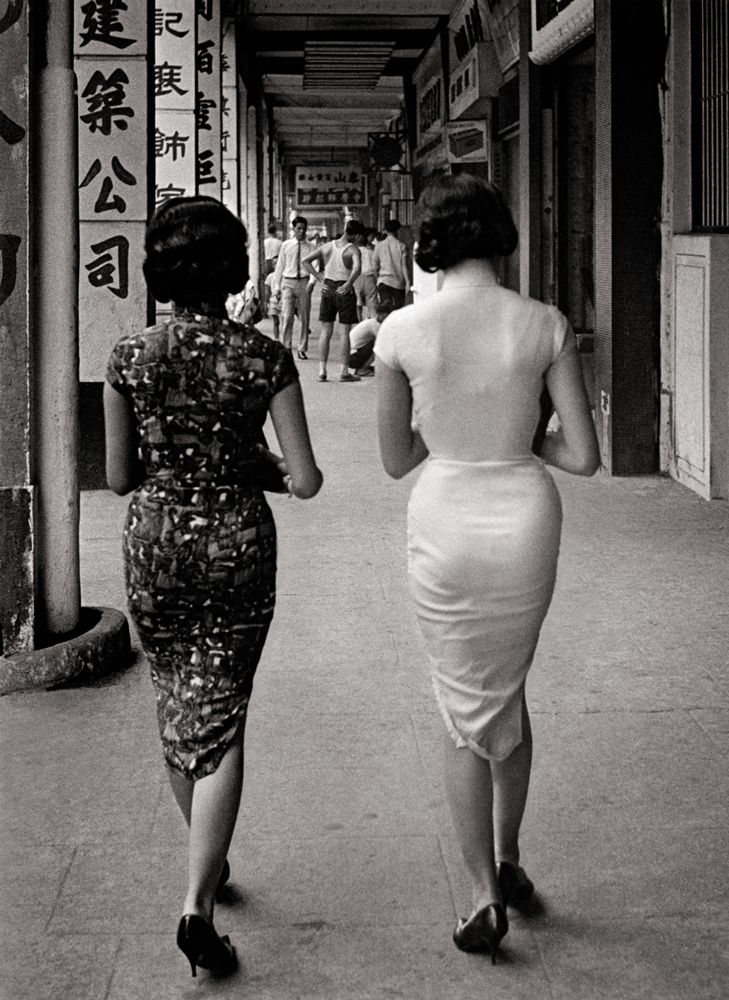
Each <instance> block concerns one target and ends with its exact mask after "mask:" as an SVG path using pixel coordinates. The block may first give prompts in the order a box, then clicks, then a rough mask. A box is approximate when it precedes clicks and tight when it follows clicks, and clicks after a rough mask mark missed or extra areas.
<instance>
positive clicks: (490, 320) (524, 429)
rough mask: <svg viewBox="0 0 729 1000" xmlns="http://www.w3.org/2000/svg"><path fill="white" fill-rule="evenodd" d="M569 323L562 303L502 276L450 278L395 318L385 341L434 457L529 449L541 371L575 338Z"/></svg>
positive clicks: (386, 327)
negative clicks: (549, 302)
mask: <svg viewBox="0 0 729 1000" xmlns="http://www.w3.org/2000/svg"><path fill="white" fill-rule="evenodd" d="M568 330H569V328H568V325H567V321H566V319H565V317H564V316H562V314H561V313H560V312H559V311H558V310H557V309H556V308H554V307H552V306H545V305H544V304H543V303H541V302H537V301H535V300H533V299H526V298H523V297H522V296H520V295H518V294H517V293H516V292H512V291H509V290H507V289H504V288H501V287H499V286H498V285H497V284H496V282H495V280H494V281H493V282H488V281H480V282H479V283H478V284H465V283H464V284H463V285H461V284H459V283H458V282H457V281H453V282H451V283H449V282H448V278H446V282H445V284H444V287H443V289H442V290H441V291H440V292H438V293H437V294H436V295H434V296H432V297H430V298H429V299H427V300H426V301H424V302H421V303H418V304H416V305H414V306H407V307H405V308H404V309H400V310H398V311H397V312H395V313H393V314H391V315H390V316H388V318H387V319H386V320H385V322H384V323H383V324H382V327H381V328H380V331H379V334H378V340H377V345H378V354H380V356H381V357H382V359H383V360H384V361H385V362H386V363H387V364H391V362H394V367H400V368H402V370H403V371H404V372H405V374H406V375H407V378H408V381H409V382H410V385H411V388H412V394H413V419H414V422H415V423H416V424H417V426H418V429H419V430H420V433H421V435H422V437H423V439H424V441H425V444H426V445H427V447H428V450H429V452H430V454H431V456H433V457H434V458H448V459H455V460H459V461H467V462H477V461H487V460H499V459H510V458H514V457H517V456H524V455H528V454H529V452H530V448H531V442H532V438H533V435H534V431H535V428H536V426H537V422H538V420H539V395H540V392H541V389H542V380H543V376H544V373H545V371H546V370H547V368H549V366H550V365H551V364H552V362H553V361H554V360H555V358H556V357H557V355H558V354H559V352H560V351H561V350H562V348H563V346H565V344H566V347H567V349H570V347H571V346H573V338H572V337H571V335H569V334H568ZM391 366H393V365H392V364H391Z"/></svg>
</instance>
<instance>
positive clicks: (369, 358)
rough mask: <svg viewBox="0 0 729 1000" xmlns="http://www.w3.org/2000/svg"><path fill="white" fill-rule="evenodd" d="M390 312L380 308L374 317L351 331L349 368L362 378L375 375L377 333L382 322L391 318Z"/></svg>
mask: <svg viewBox="0 0 729 1000" xmlns="http://www.w3.org/2000/svg"><path fill="white" fill-rule="evenodd" d="M389 314H390V310H389V309H388V308H387V307H386V306H378V307H377V311H376V313H375V315H374V316H371V317H370V318H369V319H363V320H361V321H360V322H359V323H357V325H356V326H353V327H352V329H351V330H350V331H349V346H350V349H351V354H350V355H349V367H350V368H353V369H354V374H355V375H359V377H360V378H368V377H370V376H372V375H374V374H375V370H374V367H373V365H374V360H375V355H374V349H375V341H376V340H377V332H378V330H379V329H380V326H381V324H382V321H383V320H384V319H385V318H386V317H387V316H389Z"/></svg>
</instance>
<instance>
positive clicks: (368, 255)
mask: <svg viewBox="0 0 729 1000" xmlns="http://www.w3.org/2000/svg"><path fill="white" fill-rule="evenodd" d="M370 232H373V233H374V230H367V232H365V233H362V234H361V235H360V236H359V237H358V239H357V245H358V246H359V252H360V255H361V258H362V270H361V271H360V274H359V277H358V278H357V280H356V281H355V283H354V290H355V293H356V295H357V316H358V318H359V319H360V320H363V319H371V318H372V317H373V316H374V315H375V311H376V309H377V282H376V279H375V251H374V248H373V247H372V245H371V244H370V242H369V239H368V235H369V233H370Z"/></svg>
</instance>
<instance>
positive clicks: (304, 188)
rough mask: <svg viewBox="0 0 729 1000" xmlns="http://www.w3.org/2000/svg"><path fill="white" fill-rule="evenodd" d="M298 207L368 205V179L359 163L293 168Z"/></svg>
mask: <svg viewBox="0 0 729 1000" xmlns="http://www.w3.org/2000/svg"><path fill="white" fill-rule="evenodd" d="M296 204H297V207H298V208H302V209H304V208H308V207H313V206H317V207H319V208H345V207H350V208H351V207H352V206H354V205H366V204H367V179H366V176H365V173H364V171H363V170H362V169H361V167H360V166H359V165H357V166H355V165H354V164H349V165H347V164H344V165H340V164H337V165H334V166H333V165H332V164H328V165H327V166H322V167H316V166H314V167H311V166H306V167H297V168H296Z"/></svg>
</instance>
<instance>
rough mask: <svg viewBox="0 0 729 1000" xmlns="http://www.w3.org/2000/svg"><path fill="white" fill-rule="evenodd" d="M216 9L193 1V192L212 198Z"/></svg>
mask: <svg viewBox="0 0 729 1000" xmlns="http://www.w3.org/2000/svg"><path fill="white" fill-rule="evenodd" d="M220 7H221V4H220V2H219V0H197V54H196V57H195V66H196V70H197V104H196V118H197V189H198V192H199V194H207V195H210V196H211V197H212V198H220V196H221V193H222V173H223V158H222V151H221V134H222V120H221V119H222V107H221V104H222V98H223V93H222V82H221V56H222V52H221V41H222V34H221V14H220Z"/></svg>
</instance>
